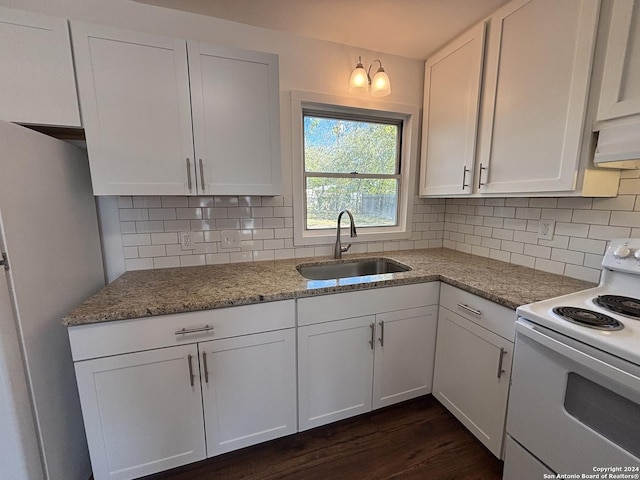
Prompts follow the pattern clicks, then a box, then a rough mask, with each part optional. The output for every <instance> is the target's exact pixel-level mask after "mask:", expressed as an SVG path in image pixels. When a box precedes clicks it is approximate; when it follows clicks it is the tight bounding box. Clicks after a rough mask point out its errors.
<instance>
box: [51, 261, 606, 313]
mask: <svg viewBox="0 0 640 480" xmlns="http://www.w3.org/2000/svg"><path fill="white" fill-rule="evenodd" d="M374 257H375V258H380V257H385V258H391V259H393V260H395V261H397V262H400V263H403V264H405V265H408V266H410V267H411V268H412V270H411V271H408V272H401V273H386V274H382V275H374V276H371V277H369V279H368V280H370V281H367V282H356V283H350V282H347V281H344V280H340V281H336V280H328V281H324V280H307V279H305V278H303V277H302V276H301V275H300V274H299V273H298V271H297V270H296V268H295V267H296V265H298V264H300V263H315V262H320V261H321V260H318V259H296V260H278V261H272V262H256V263H235V264H227V265H207V266H200V267H183V268H167V269H160V270H141V271H133V272H126V273H125V274H124V275H122V276H121V277H120V278H118V279H117V280H115V281H114V282H112V283H111V284H109V285H108V286H106V287H105V288H104V289H103V290H101V291H100V292H98V293H97V294H96V295H94V296H93V297H91V298H89V299H88V300H87V301H86V302H84V303H83V304H81V305H80V306H78V307H77V308H76V309H75V310H73V311H72V312H70V313H69V314H68V315H67V316H66V317H65V318H64V319H63V324H64V325H67V326H73V325H82V324H85V323H95V322H105V321H112V320H123V319H127V318H137V317H148V316H154V315H165V314H170V313H181V312H190V311H195V310H206V309H211V308H222V307H230V306H234V305H247V304H252V303H260V302H271V301H276V300H285V299H290V298H300V297H308V296H312V295H324V294H328V293H335V292H344V291H350V290H358V289H364V288H378V287H384V286H391V285H403V284H409V283H420V282H431V281H438V280H440V281H443V282H445V283H448V284H450V285H453V286H456V287H459V288H462V289H464V290H467V291H469V292H471V293H474V294H476V295H479V296H481V297H484V298H486V299H488V300H491V301H493V302H496V303H498V304H500V305H504V306H506V307H509V308H512V309H515V308H516V307H518V306H519V305H523V304H526V303H531V302H535V301H538V300H543V299H546V298H551V297H556V296H559V295H564V294H567V293H572V292H576V291H578V290H583V289H586V288H591V287H593V286H594V284H592V283H588V282H584V281H581V280H576V279H573V278H568V277H563V276H560V275H554V274H550V273H545V272H541V271H539V270H532V269H530V268H526V267H520V266H517V265H512V264H508V263H504V262H500V261H497V260H491V259H488V258H484V257H479V256H475V255H469V254H465V253H460V252H456V251H453V250H447V249H428V250H407V251H400V252H384V253H379V254H367V255H345V257H344V258H343V261H349V260H351V259H354V258H374ZM327 261H331V260H330V259H327ZM350 280H351V282H352V281H353V280H352V279H350Z"/></svg>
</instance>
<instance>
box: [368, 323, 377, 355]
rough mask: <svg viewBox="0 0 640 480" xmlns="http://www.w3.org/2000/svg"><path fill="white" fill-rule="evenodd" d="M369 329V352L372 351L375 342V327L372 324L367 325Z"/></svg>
mask: <svg viewBox="0 0 640 480" xmlns="http://www.w3.org/2000/svg"><path fill="white" fill-rule="evenodd" d="M369 328H370V329H371V339H370V340H369V345H371V350H373V347H374V342H375V339H374V338H375V329H376V326H375V324H374V323H370V324H369Z"/></svg>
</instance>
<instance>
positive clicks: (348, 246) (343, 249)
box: [340, 244, 351, 253]
mask: <svg viewBox="0 0 640 480" xmlns="http://www.w3.org/2000/svg"><path fill="white" fill-rule="evenodd" d="M350 248H351V244H349V245H347V246H346V247H340V251H341V252H342V253H345V252H348V251H349V249H350Z"/></svg>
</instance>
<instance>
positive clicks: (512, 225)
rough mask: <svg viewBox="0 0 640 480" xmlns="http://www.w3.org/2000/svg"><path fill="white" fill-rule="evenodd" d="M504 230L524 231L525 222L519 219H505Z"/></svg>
mask: <svg viewBox="0 0 640 480" xmlns="http://www.w3.org/2000/svg"><path fill="white" fill-rule="evenodd" d="M504 228H509V229H511V230H526V229H527V221H526V220H522V219H519V218H505V219H504Z"/></svg>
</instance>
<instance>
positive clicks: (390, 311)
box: [298, 282, 439, 431]
mask: <svg viewBox="0 0 640 480" xmlns="http://www.w3.org/2000/svg"><path fill="white" fill-rule="evenodd" d="M438 290H439V285H438V283H437V282H436V283H426V284H417V285H407V286H398V287H389V288H384V289H375V290H364V291H358V292H350V293H342V294H336V295H327V296H322V297H315V298H304V299H300V300H298V325H299V326H298V411H299V419H298V425H299V429H300V430H301V431H302V430H307V429H309V428H313V427H317V426H320V425H325V424H327V423H331V422H333V421H336V420H341V419H344V418H348V417H351V416H354V415H358V414H361V413H366V412H368V411H370V410H371V409H372V408H380V407H383V406H386V405H391V404H393V403H397V402H400V401H403V400H407V399H410V398H414V397H417V396H420V395H425V394H427V393H430V392H431V384H432V375H433V359H434V352H435V338H436V337H435V334H436V328H437V298H438Z"/></svg>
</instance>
